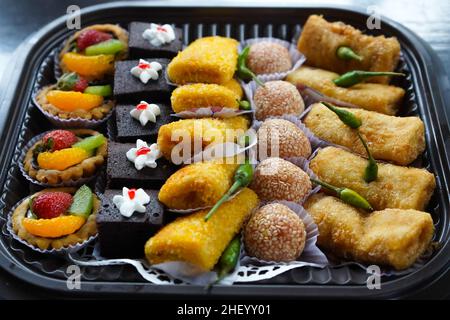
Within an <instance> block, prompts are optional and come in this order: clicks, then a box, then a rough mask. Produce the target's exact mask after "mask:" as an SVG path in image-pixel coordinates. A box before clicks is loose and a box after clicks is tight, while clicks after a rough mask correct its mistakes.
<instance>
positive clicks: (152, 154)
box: [127, 139, 162, 170]
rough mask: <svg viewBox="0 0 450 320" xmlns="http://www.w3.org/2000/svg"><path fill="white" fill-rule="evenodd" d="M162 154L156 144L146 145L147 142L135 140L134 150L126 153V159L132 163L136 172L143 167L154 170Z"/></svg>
mask: <svg viewBox="0 0 450 320" xmlns="http://www.w3.org/2000/svg"><path fill="white" fill-rule="evenodd" d="M161 156H162V154H161V151H160V150H159V147H158V145H157V144H156V143H153V144H152V145H150V147H149V146H148V145H147V142H145V141H143V140H141V139H137V141H136V148H131V149H130V150H128V151H127V159H128V160H130V161H131V162H133V163H134V167H135V168H136V170H141V169H143V168H144V167H149V168H156V167H157V164H156V160H157V159H159V158H161Z"/></svg>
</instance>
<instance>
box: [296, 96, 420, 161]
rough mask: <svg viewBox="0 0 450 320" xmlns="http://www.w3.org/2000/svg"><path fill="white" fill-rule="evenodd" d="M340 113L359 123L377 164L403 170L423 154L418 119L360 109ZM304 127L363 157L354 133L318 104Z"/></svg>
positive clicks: (305, 121) (359, 142)
mask: <svg viewBox="0 0 450 320" xmlns="http://www.w3.org/2000/svg"><path fill="white" fill-rule="evenodd" d="M339 109H342V110H347V111H349V112H352V113H353V114H354V115H355V116H356V117H358V118H359V119H360V120H361V121H362V125H361V126H360V127H359V128H358V130H359V132H360V133H361V135H362V137H363V138H364V140H365V141H366V142H367V144H368V146H369V149H370V151H371V153H372V156H373V157H374V158H375V159H377V160H386V161H390V162H393V163H395V164H398V165H402V166H404V165H408V164H410V163H411V162H413V161H414V160H415V159H416V158H417V157H418V156H419V155H420V154H421V153H422V152H423V151H424V150H425V132H424V131H425V129H424V124H423V122H422V120H420V118H418V117H394V116H387V115H384V114H380V113H377V112H372V111H366V110H362V109H351V108H339ZM303 123H304V124H305V125H306V127H307V128H308V129H309V130H311V131H312V132H313V133H314V134H315V135H316V136H318V137H319V138H321V139H323V140H326V141H329V142H332V143H334V144H338V145H341V146H344V147H347V148H349V149H351V150H352V151H353V152H355V153H358V154H360V155H362V156H365V155H366V151H365V149H364V147H363V145H362V143H361V141H360V140H359V138H358V135H357V133H356V131H355V130H353V129H351V128H349V127H348V126H347V125H345V124H344V123H343V122H342V121H341V120H340V119H339V118H338V116H337V115H336V114H335V113H334V112H333V111H331V110H329V109H328V108H327V107H325V106H324V105H322V104H321V103H317V104H314V105H313V106H312V108H311V111H310V112H309V113H308V115H307V116H306V117H305V119H303Z"/></svg>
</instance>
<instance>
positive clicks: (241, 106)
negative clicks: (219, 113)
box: [236, 99, 252, 110]
mask: <svg viewBox="0 0 450 320" xmlns="http://www.w3.org/2000/svg"><path fill="white" fill-rule="evenodd" d="M236 101H237V102H238V104H239V109H241V110H251V109H252V106H251V105H250V102H248V101H247V100H238V99H236Z"/></svg>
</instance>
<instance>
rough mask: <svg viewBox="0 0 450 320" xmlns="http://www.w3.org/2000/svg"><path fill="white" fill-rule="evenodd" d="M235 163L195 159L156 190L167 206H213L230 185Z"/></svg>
mask: <svg viewBox="0 0 450 320" xmlns="http://www.w3.org/2000/svg"><path fill="white" fill-rule="evenodd" d="M237 167H238V164H226V163H214V162H196V163H193V164H190V165H187V166H185V167H184V168H182V169H180V170H178V171H176V172H175V173H174V174H172V175H171V176H170V177H169V179H167V181H166V183H164V185H163V186H162V187H161V190H160V191H159V195H158V198H159V201H161V202H162V203H163V204H164V205H166V207H168V208H170V209H194V208H201V207H207V206H213V205H214V204H215V203H216V202H217V201H218V200H219V199H220V198H221V197H222V196H223V195H224V194H225V192H227V190H228V189H229V188H230V187H231V184H232V180H233V175H234V172H235V171H236V169H237Z"/></svg>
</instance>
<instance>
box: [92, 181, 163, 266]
mask: <svg viewBox="0 0 450 320" xmlns="http://www.w3.org/2000/svg"><path fill="white" fill-rule="evenodd" d="M144 191H145V192H146V193H147V194H148V195H149V196H150V202H149V203H148V204H147V205H146V206H145V208H146V211H145V212H144V213H142V212H134V213H133V215H132V216H131V217H125V216H123V215H122V214H120V211H119V209H118V208H117V207H116V205H115V204H114V203H113V197H114V196H115V195H122V190H119V189H117V190H111V189H107V190H106V191H105V193H104V194H103V195H101V196H100V198H101V201H102V207H101V210H100V212H99V213H98V214H97V217H96V221H97V229H98V241H99V246H100V254H101V255H102V256H104V257H107V258H141V257H143V256H144V245H145V243H146V242H147V240H148V239H149V238H150V237H151V236H152V235H154V234H155V233H156V232H157V231H158V230H159V228H161V226H162V225H163V222H164V208H163V205H162V204H161V203H160V202H159V201H158V191H157V190H144Z"/></svg>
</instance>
